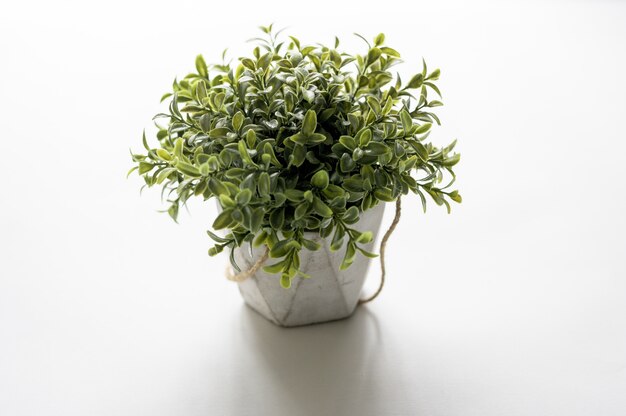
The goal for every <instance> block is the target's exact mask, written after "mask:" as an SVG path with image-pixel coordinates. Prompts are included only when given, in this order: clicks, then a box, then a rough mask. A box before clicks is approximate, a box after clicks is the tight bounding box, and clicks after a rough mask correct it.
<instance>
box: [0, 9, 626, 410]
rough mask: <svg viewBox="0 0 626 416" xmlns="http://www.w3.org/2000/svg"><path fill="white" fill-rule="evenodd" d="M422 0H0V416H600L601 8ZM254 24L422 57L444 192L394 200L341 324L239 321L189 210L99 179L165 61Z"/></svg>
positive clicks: (606, 175)
mask: <svg viewBox="0 0 626 416" xmlns="http://www.w3.org/2000/svg"><path fill="white" fill-rule="evenodd" d="M438 3H439V2H433V1H431V2H419V3H418V2H414V3H412V4H413V6H409V5H408V2H399V3H397V5H393V4H394V3H392V2H386V3H382V6H377V7H378V9H377V8H376V7H375V6H368V5H366V4H365V2H358V4H359V6H357V5H356V3H354V4H352V5H350V4H349V3H348V2H338V1H333V2H322V1H318V2H315V3H314V4H311V5H309V6H306V7H307V8H308V11H306V12H305V11H301V8H302V7H303V6H302V5H301V4H300V3H298V4H297V5H296V3H294V2H283V3H271V2H255V3H250V4H245V3H242V2H231V3H221V4H220V5H218V4H217V3H214V4H213V3H210V2H198V3H195V4H192V3H185V2H176V3H175V4H176V5H174V3H172V4H169V5H168V4H164V3H158V2H150V3H148V2H145V3H140V2H128V1H126V2H121V1H111V2H107V3H101V4H90V3H89V2H78V1H76V2H64V1H56V2H43V1H38V2H11V3H7V2H5V3H3V4H2V6H0V52H1V53H0V57H1V58H0V60H1V62H2V63H1V65H0V91H1V94H2V100H1V101H0V119H1V121H2V139H1V140H2V141H1V143H2V147H1V151H2V162H1V163H0V173H1V175H2V178H3V186H2V202H1V204H0V230H1V233H0V264H1V269H0V273H1V277H0V337H1V338H0V414H1V415H3V416H4V415H7V416H14V415H20V416H21V415H29V416H45V415H63V416H73V415H80V416H82V415H93V416H98V415H116V416H126V415H128V416H137V415H150V416H161V415H163V416H165V415H168V416H169V415H172V416H174V415H176V416H179V415H185V416H195V415H222V414H224V415H377V416H379V415H408V414H411V415H442V416H443V415H445V416H455V415H459V416H472V415H476V416H489V415H493V416H502V415H506V416H517V415H524V416H542V415H568V416H574V415H581V416H587V415H603V416H604V415H610V416H621V415H624V414H626V393H625V392H626V284H625V282H624V279H625V277H626V270H625V269H626V262H625V261H624V251H625V248H626V244H625V243H626V241H625V238H626V237H625V235H626V220H625V216H624V212H626V196H625V193H624V178H625V173H626V164H625V163H624V151H625V150H626V146H625V144H624V143H625V142H626V141H625V139H626V138H625V134H624V114H626V77H625V76H624V74H625V73H626V48H624V41H625V36H626V25H625V24H624V22H626V4H625V3H623V2H617V1H607V2H601V1H597V2H591V1H589V2H570V3H548V2H542V3H528V2H506V3H504V2H501V3H497V4H496V3H493V4H486V3H480V4H470V3H461V2H459V3H445V4H438ZM381 7H382V8H381ZM299 9H300V10H299ZM307 16H308V17H307ZM379 19H382V21H381V22H379V21H378V20H379ZM270 21H276V22H278V23H277V24H278V25H287V24H289V25H291V26H292V29H291V33H293V34H297V35H299V36H300V37H301V38H302V39H303V40H308V41H317V40H318V39H325V40H327V41H328V42H332V39H333V38H332V35H333V34H335V33H337V34H339V35H343V37H344V38H345V44H347V45H349V46H352V47H357V46H358V47H360V46H361V43H360V41H358V40H357V39H353V38H350V36H349V34H350V33H352V32H353V31H358V32H362V33H364V34H366V35H367V36H368V37H373V36H374V35H375V34H376V33H377V32H378V31H379V30H382V31H385V32H386V34H387V39H388V42H389V43H390V44H391V45H392V46H393V47H395V48H397V49H399V50H400V51H401V52H402V53H403V56H404V57H405V60H406V62H407V65H405V66H404V73H405V74H407V75H408V74H410V72H411V68H415V69H418V68H419V63H420V60H421V56H425V57H426V58H427V61H428V62H429V63H430V64H431V65H432V67H433V68H434V67H435V66H439V67H441V68H442V80H441V83H440V86H441V88H442V91H443V94H444V101H445V103H446V106H445V107H443V108H442V111H441V112H440V114H441V116H442V118H443V122H444V126H443V127H442V128H440V129H438V130H437V131H436V132H435V133H434V136H433V137H435V138H436V139H437V140H441V142H443V141H446V140H448V139H449V138H452V137H458V138H459V150H460V151H461V152H462V154H463V159H462V163H461V165H460V166H459V169H458V174H459V187H460V189H461V191H462V194H463V196H464V203H463V205H461V206H459V207H455V209H454V212H453V215H450V216H448V215H446V214H444V213H443V212H442V210H438V209H436V207H431V209H430V210H429V212H428V214H427V215H422V214H421V213H420V208H419V202H418V201H417V200H416V199H415V198H413V199H412V200H408V199H407V200H406V202H405V204H404V217H403V219H402V224H401V226H400V227H399V229H398V231H397V233H396V234H395V235H394V236H393V239H392V240H391V242H390V247H389V257H388V261H389V281H388V286H387V287H386V289H385V291H384V292H383V294H382V296H381V298H380V299H379V300H377V301H376V302H375V303H373V304H371V305H369V306H367V307H365V308H363V309H361V310H360V311H358V313H357V315H356V316H355V317H354V318H353V319H351V320H348V321H344V322H339V323H334V324H329V325H324V326H316V327H309V328H301V329H290V330H282V329H279V328H276V327H274V326H272V325H271V324H269V323H267V322H265V321H264V320H262V319H261V318H259V317H257V316H255V315H254V314H253V313H252V312H250V311H248V310H247V309H246V308H244V306H243V305H242V300H241V298H240V296H239V293H237V292H238V291H237V288H236V287H235V286H234V285H232V284H230V283H229V282H227V281H226V280H225V279H224V278H223V275H222V271H223V269H224V265H225V262H226V259H225V258H216V259H215V258H214V259H211V258H209V257H208V256H206V249H207V248H208V247H209V244H210V241H209V239H208V237H207V236H206V235H205V234H204V229H206V227H208V226H209V224H210V223H211V216H212V215H213V214H214V209H213V204H208V206H202V205H201V204H195V205H193V206H192V215H191V216H186V215H184V214H183V215H182V216H181V217H182V219H181V225H180V226H177V225H175V224H173V223H172V222H171V221H170V220H169V219H168V218H167V217H166V216H164V215H160V214H157V213H156V212H155V210H156V209H158V208H160V207H161V206H160V205H159V202H158V195H157V194H158V192H145V193H144V196H143V197H141V198H140V197H139V195H138V192H137V189H138V187H139V184H140V181H139V180H138V179H137V178H136V177H133V178H132V179H130V180H126V179H125V178H124V173H125V171H126V170H127V169H128V167H129V166H130V160H129V158H128V151H127V149H128V147H129V146H132V147H133V149H135V150H139V149H140V134H141V130H142V128H143V127H145V126H147V127H149V126H150V118H151V116H152V115H153V114H154V113H156V112H157V111H158V110H159V106H158V104H157V102H158V99H159V97H160V95H161V93H162V92H164V91H166V90H167V88H168V87H169V85H170V84H171V81H172V79H173V78H174V76H175V75H179V76H180V75H184V74H185V73H186V70H187V69H190V68H192V67H193V60H194V57H195V54H196V53H198V52H202V53H204V54H205V56H206V58H207V60H214V59H218V58H219V55H220V53H221V50H222V48H223V47H224V46H231V47H234V48H235V50H236V51H238V52H236V53H237V54H239V53H240V52H239V51H243V50H245V49H246V48H247V45H244V41H245V39H247V38H249V37H252V36H254V35H256V32H255V31H254V29H253V28H254V27H255V26H256V25H257V24H264V23H267V22H270ZM183 26H186V27H185V29H184V31H183V30H180V29H179V28H181V27H183ZM392 211H393V210H388V211H387V213H386V220H385V221H386V223H388V221H390V219H391V215H392ZM375 271H376V268H375V267H373V268H372V273H370V279H371V280H370V282H369V285H370V290H371V288H372V287H373V285H374V284H375V282H376V278H377V275H378V274H377V273H375Z"/></svg>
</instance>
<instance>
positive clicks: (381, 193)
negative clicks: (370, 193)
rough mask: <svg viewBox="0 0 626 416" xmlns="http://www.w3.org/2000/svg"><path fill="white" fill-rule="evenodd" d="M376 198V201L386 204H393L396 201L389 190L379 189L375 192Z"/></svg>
mask: <svg viewBox="0 0 626 416" xmlns="http://www.w3.org/2000/svg"><path fill="white" fill-rule="evenodd" d="M374 196H375V197H376V199H378V200H380V201H384V202H393V201H395V200H396V199H395V198H394V197H393V195H392V193H391V190H390V189H387V188H378V189H375V190H374Z"/></svg>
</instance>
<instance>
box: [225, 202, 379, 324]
mask: <svg viewBox="0 0 626 416" xmlns="http://www.w3.org/2000/svg"><path fill="white" fill-rule="evenodd" d="M384 210H385V204H384V203H383V202H380V203H379V204H378V205H377V206H376V207H374V208H372V209H370V210H367V211H365V212H364V213H363V214H362V216H361V219H360V220H359V222H357V223H356V224H354V225H353V226H352V227H353V228H356V229H357V230H359V231H371V232H372V233H374V237H376V235H377V233H378V229H379V228H380V223H381V220H382V217H383V212H384ZM306 238H308V239H311V240H314V241H317V242H318V243H320V244H321V246H322V247H321V248H320V249H319V250H317V251H309V250H306V249H302V251H301V252H300V265H301V269H302V271H303V272H304V273H306V274H308V275H310V276H311V277H310V278H306V279H305V278H302V277H296V278H294V279H293V281H292V282H291V287H290V288H289V289H284V288H283V287H282V286H281V285H280V275H279V274H268V273H265V272H264V271H263V270H259V271H258V272H257V273H256V274H255V275H253V276H251V277H249V278H248V279H246V280H244V281H243V282H240V283H238V284H239V291H240V292H241V295H242V296H243V298H244V300H245V302H246V303H247V304H248V305H249V306H250V307H251V308H252V309H254V310H255V311H257V312H258V313H259V314H261V315H262V316H264V317H265V318H267V319H268V320H270V321H272V322H274V323H275V324H277V325H281V326H286V327H289V326H299V325H309V324H314V323H319V322H326V321H334V320H337V319H343V318H347V317H348V316H350V315H352V313H353V312H354V310H355V308H356V305H357V302H358V300H359V296H360V295H361V289H362V288H363V283H364V282H365V277H366V275H367V269H368V267H369V263H370V259H369V258H368V257H365V256H363V255H361V254H360V253H357V258H356V259H355V261H354V263H353V264H352V266H350V267H349V268H347V269H346V270H339V266H340V265H341V262H342V260H343V255H344V253H345V249H346V242H345V241H344V246H343V247H342V249H341V250H338V251H334V252H333V251H330V238H326V239H323V238H321V237H320V236H319V234H317V233H313V232H312V233H307V237H306ZM373 244H374V242H373V241H372V242H371V243H369V244H367V245H365V246H364V248H365V249H366V250H368V251H373V250H372V247H373ZM263 252H264V248H262V247H260V248H256V249H254V250H253V252H252V254H253V256H252V257H251V256H250V252H249V249H248V246H247V244H246V246H244V247H242V248H237V249H236V250H235V261H236V262H237V264H238V265H239V267H240V268H241V270H247V269H250V267H251V266H252V265H253V264H254V263H255V262H256V261H257V259H258V258H260V257H261V256H262V255H263ZM274 261H275V259H271V258H270V259H269V260H268V261H267V262H266V264H271V263H273V262H274Z"/></svg>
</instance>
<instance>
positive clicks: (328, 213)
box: [313, 197, 333, 218]
mask: <svg viewBox="0 0 626 416" xmlns="http://www.w3.org/2000/svg"><path fill="white" fill-rule="evenodd" d="M313 210H315V212H316V213H318V214H319V215H321V216H322V217H324V218H328V217H332V216H333V210H332V209H330V207H329V206H328V205H326V204H325V203H324V202H323V201H322V200H321V199H320V198H318V197H315V198H314V199H313Z"/></svg>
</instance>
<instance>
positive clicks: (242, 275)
mask: <svg viewBox="0 0 626 416" xmlns="http://www.w3.org/2000/svg"><path fill="white" fill-rule="evenodd" d="M401 211H402V204H401V202H400V198H398V199H397V200H396V215H395V216H394V217H393V221H392V222H391V225H390V226H389V228H388V229H387V232H385V235H383V238H382V240H380V249H379V253H380V283H379V285H378V289H376V291H375V292H374V293H373V294H372V295H371V296H369V297H367V298H364V299H360V300H359V305H361V304H363V303H367V302H371V301H373V300H374V299H376V298H377V297H378V295H380V292H382V290H383V287H384V286H385V275H386V269H385V248H386V247H387V241H388V240H389V237H391V234H393V231H394V230H395V229H396V226H397V225H398V222H400V214H401ZM269 255H270V250H269V248H268V247H265V251H264V252H263V255H262V256H261V257H260V258H259V259H258V260H257V261H256V262H255V263H254V264H253V265H252V267H250V268H249V269H248V270H244V271H241V272H239V273H237V274H234V273H233V272H232V269H231V268H230V267H228V268H227V269H226V278H227V279H228V280H231V281H233V282H243V281H244V280H246V279H248V278H250V277H252V276H253V275H254V274H255V273H256V272H257V271H258V270H259V269H260V268H261V266H263V264H264V263H265V262H266V261H267V259H268V258H269Z"/></svg>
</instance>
